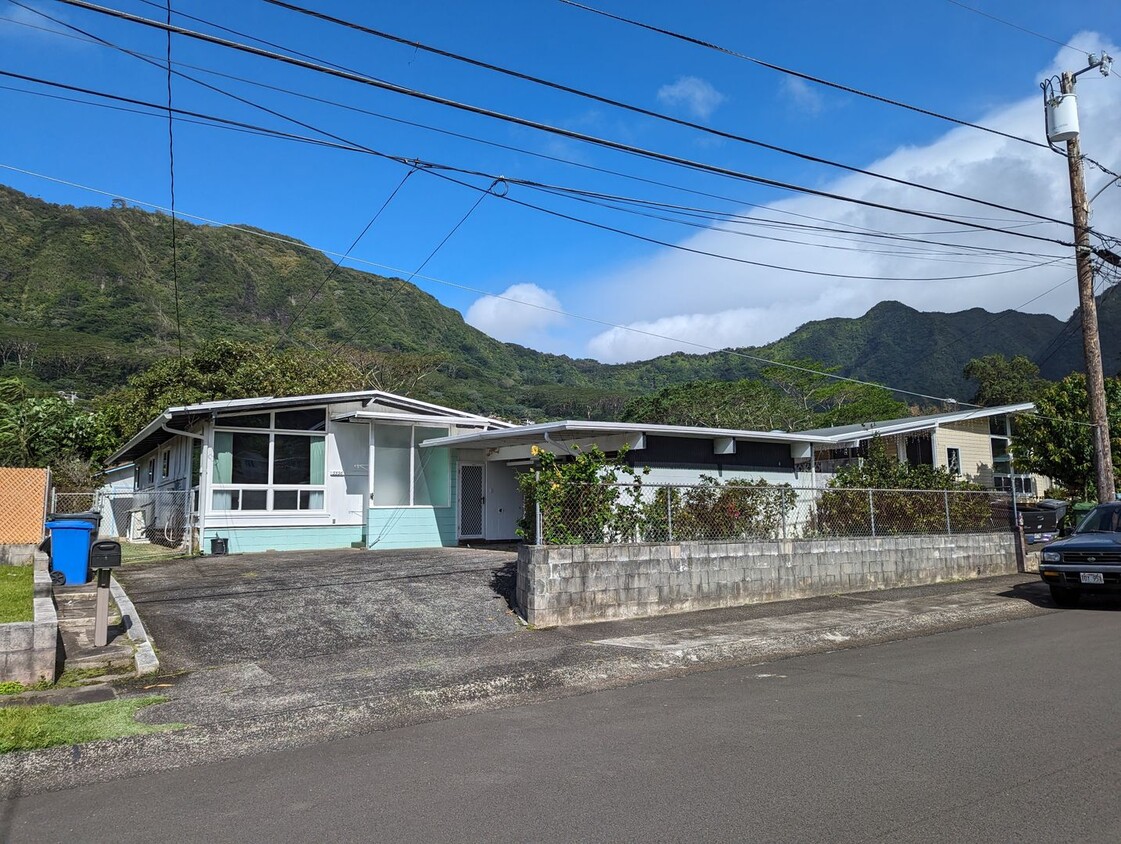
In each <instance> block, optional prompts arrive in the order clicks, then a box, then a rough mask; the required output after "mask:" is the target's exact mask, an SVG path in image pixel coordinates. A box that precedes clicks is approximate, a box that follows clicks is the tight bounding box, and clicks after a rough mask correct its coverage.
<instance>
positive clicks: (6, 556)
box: [0, 542, 42, 566]
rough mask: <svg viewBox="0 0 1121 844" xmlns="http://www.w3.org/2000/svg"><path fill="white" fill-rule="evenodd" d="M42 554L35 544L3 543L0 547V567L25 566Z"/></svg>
mask: <svg viewBox="0 0 1121 844" xmlns="http://www.w3.org/2000/svg"><path fill="white" fill-rule="evenodd" d="M39 553H42V552H40V551H39V546H38V545H37V544H35V543H26V542H25V543H20V544H13V543H5V544H3V545H0V566H26V565H28V564H29V563H32V562H34V560H35V555H36V554H39Z"/></svg>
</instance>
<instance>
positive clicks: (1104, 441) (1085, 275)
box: [1061, 71, 1117, 504]
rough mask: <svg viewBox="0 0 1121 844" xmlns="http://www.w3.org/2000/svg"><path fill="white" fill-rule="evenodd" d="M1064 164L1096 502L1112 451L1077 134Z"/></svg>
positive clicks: (1108, 476)
mask: <svg viewBox="0 0 1121 844" xmlns="http://www.w3.org/2000/svg"><path fill="white" fill-rule="evenodd" d="M1061 86H1062V87H1061V90H1062V92H1063V93H1064V94H1073V93H1074V74H1073V73H1071V72H1070V71H1066V72H1064V73H1063V75H1062V78H1061ZM1067 167H1068V168H1069V170H1070V204H1071V209H1072V211H1073V213H1074V254H1075V260H1076V261H1077V264H1078V308H1079V313H1080V315H1081V317H1082V350H1083V352H1084V354H1085V358H1086V392H1087V393H1089V397H1090V424H1091V425H1093V426H1094V428H1093V437H1094V481H1095V485H1096V486H1097V488H1098V502H1099V503H1102V504H1104V503H1105V502H1107V501H1113V500H1114V499H1115V498H1116V497H1117V490H1116V488H1115V485H1114V480H1113V453H1112V450H1111V448H1110V436H1109V416H1108V414H1107V413H1106V407H1105V375H1104V373H1103V371H1102V343H1101V337H1099V336H1098V305H1097V302H1096V301H1095V300H1094V266H1093V263H1092V261H1091V256H1092V255H1093V252H1092V251H1091V249H1090V205H1089V203H1088V202H1087V201H1086V179H1085V175H1084V174H1083V170H1082V144H1081V142H1080V141H1079V138H1078V136H1077V135H1075V136H1074V137H1073V138H1071V139H1070V140H1069V141H1067Z"/></svg>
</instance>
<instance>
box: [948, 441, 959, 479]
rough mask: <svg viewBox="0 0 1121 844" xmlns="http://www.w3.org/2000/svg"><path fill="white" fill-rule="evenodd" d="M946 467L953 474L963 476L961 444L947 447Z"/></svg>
mask: <svg viewBox="0 0 1121 844" xmlns="http://www.w3.org/2000/svg"><path fill="white" fill-rule="evenodd" d="M955 464H956V465H955ZM946 468H947V469H948V470H949V472H950V474H951V475H954V476H959V477H960V476H961V448H960V447H959V446H952V445H951V446H947V447H946Z"/></svg>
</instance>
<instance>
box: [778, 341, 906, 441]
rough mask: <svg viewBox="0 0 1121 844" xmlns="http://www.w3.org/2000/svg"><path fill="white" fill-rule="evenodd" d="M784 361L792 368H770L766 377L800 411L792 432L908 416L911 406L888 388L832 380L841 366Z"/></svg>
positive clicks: (790, 426)
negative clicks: (908, 406)
mask: <svg viewBox="0 0 1121 844" xmlns="http://www.w3.org/2000/svg"><path fill="white" fill-rule="evenodd" d="M783 362H784V363H787V364H789V366H768V367H766V368H765V369H764V370H763V375H764V376H765V377H766V378H768V379H769V380H770V381H771V383H772V384H773V385H774V387H775V388H776V389H778V390H779V391H780V392H781V393H782V394H783V395H785V396H786V397H787V398H788V399H789V400H790V402H791V403H792V404H793V406H794V407H796V408H797V409H798V410H797V414H796V415H795V416H794V417H793V418H791V419H790V420H789V423H788V424H787V425H786V426H784V427H785V428H786V430H788V431H797V430H805V429H807V428H827V427H830V426H832V425H850V424H853V423H857V422H871V421H873V420H877V419H895V418H898V417H901V416H906V415H907V410H908V408H907V405H906V404H905V403H903V402H901V401H897V400H895V399H893V398H892V396H891V391H890V390H888V389H886V388H884V387H877V386H873V385H869V384H857V383H854V382H852V381H844V380H842V379H839V378H830V377H829V376H830V374H832V373H836V372H837V371H839V370H840V367H839V366H825V364H823V363H821V362H820V361H816V360H811V359H809V358H802V359H799V360H789V361H783ZM791 367H798V368H797V369H795V368H791Z"/></svg>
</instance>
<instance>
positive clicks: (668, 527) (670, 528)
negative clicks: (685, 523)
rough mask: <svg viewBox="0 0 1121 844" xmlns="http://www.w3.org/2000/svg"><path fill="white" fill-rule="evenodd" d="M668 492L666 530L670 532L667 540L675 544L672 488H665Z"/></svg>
mask: <svg viewBox="0 0 1121 844" xmlns="http://www.w3.org/2000/svg"><path fill="white" fill-rule="evenodd" d="M665 490H666V530H667V531H668V533H667V535H666V538H667V540H668V541H670V542H673V493H674V488H673V487H672V486H667V487H665Z"/></svg>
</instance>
